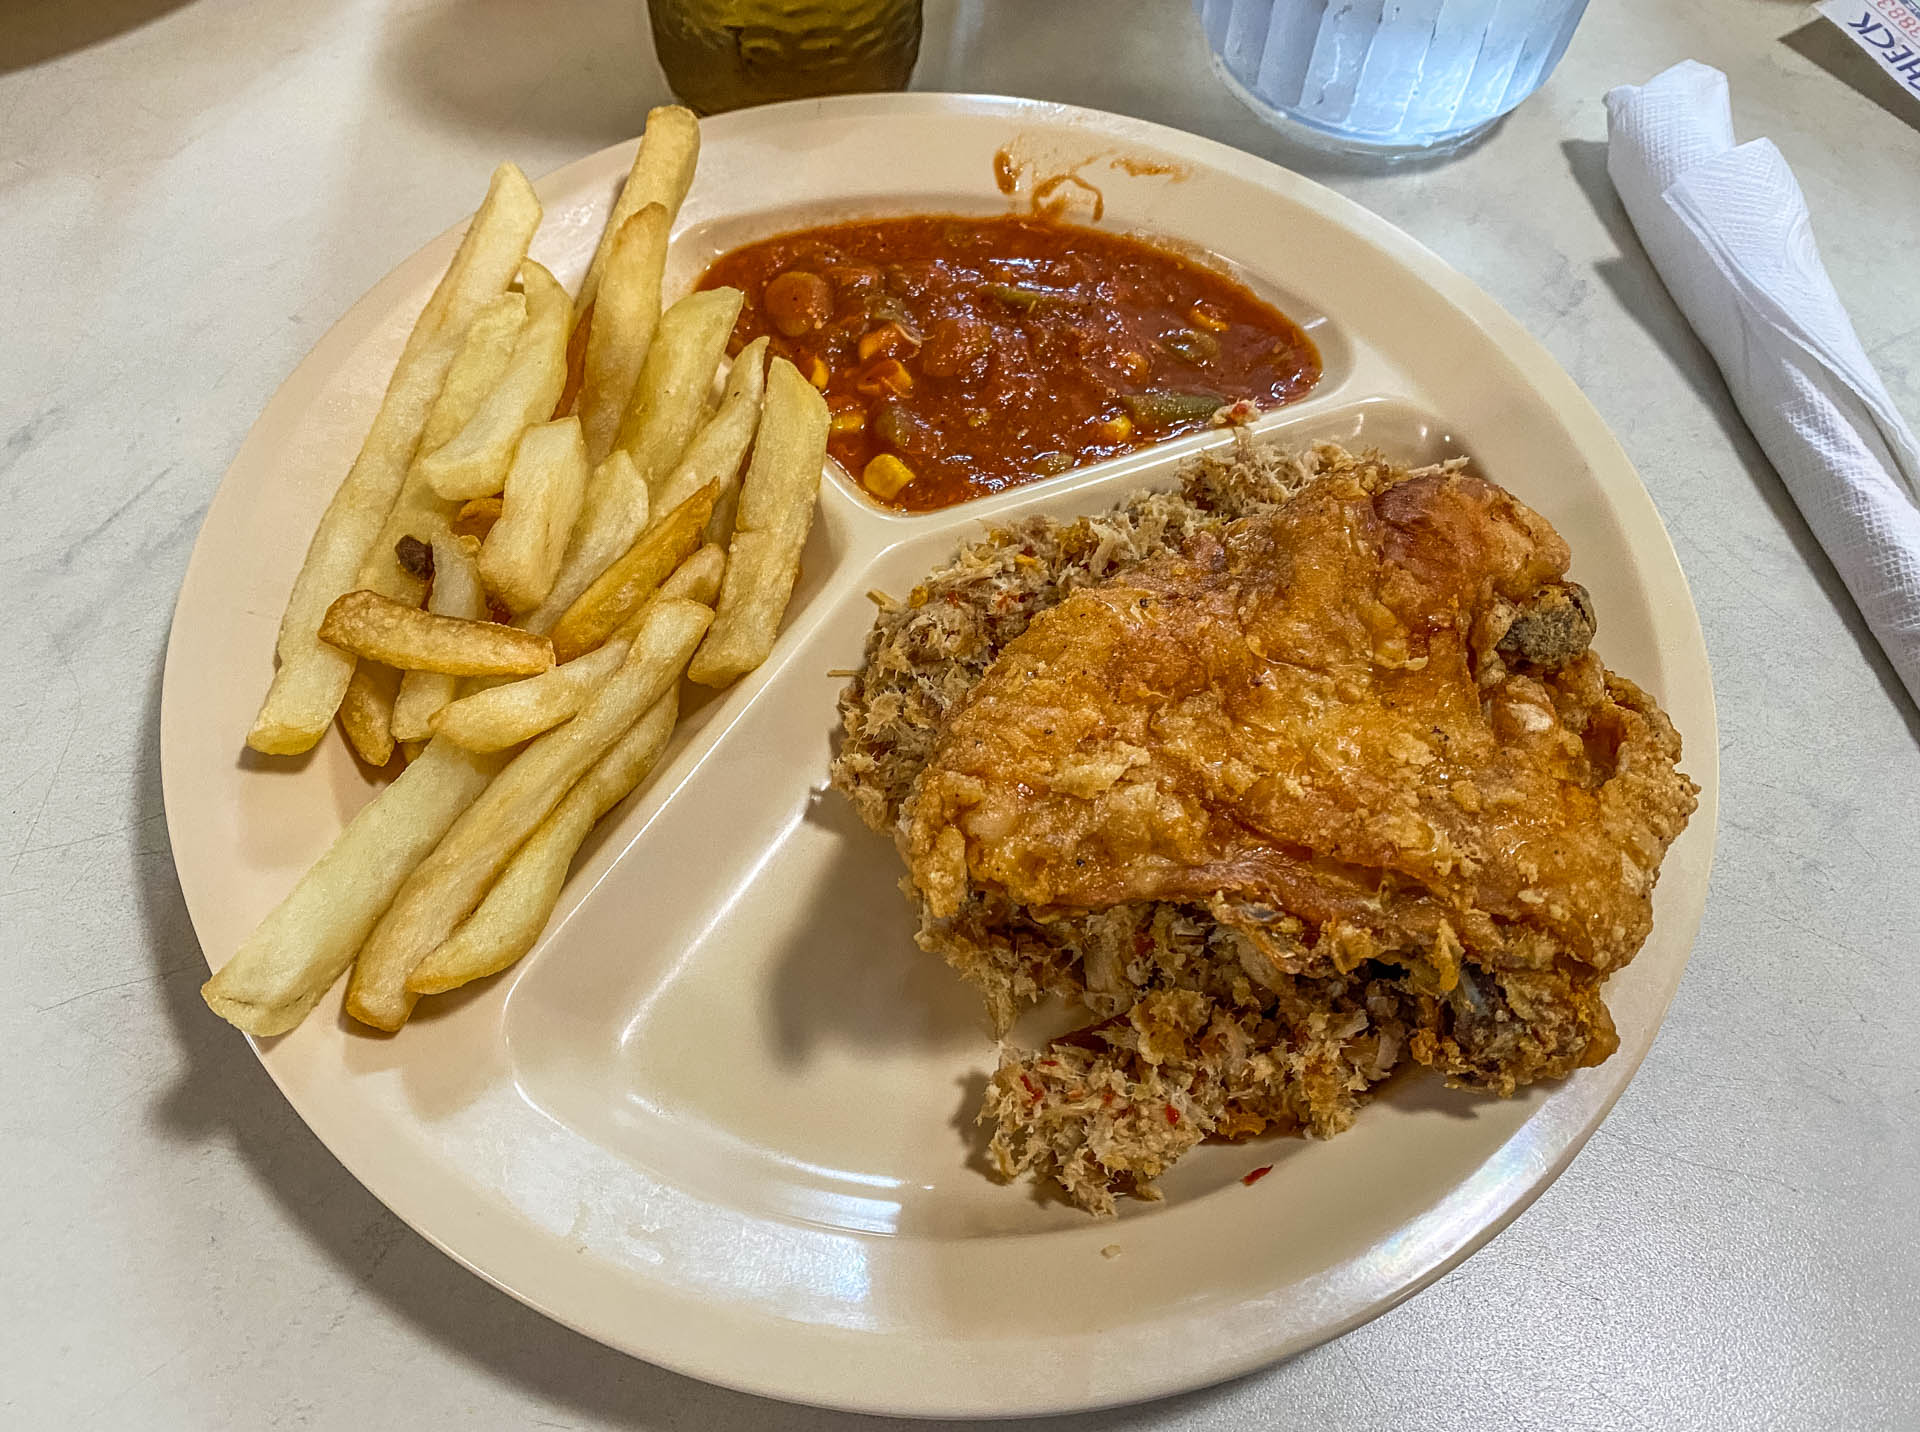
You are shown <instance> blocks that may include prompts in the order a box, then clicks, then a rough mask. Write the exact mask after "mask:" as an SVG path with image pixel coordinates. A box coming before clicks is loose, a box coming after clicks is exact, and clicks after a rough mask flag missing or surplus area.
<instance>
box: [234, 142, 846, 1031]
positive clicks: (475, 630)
mask: <svg viewBox="0 0 1920 1432" xmlns="http://www.w3.org/2000/svg"><path fill="white" fill-rule="evenodd" d="M699 142H700V141H699V128H698V125H697V123H696V121H695V119H694V117H693V115H692V114H691V113H690V112H689V111H687V110H684V109H678V108H667V109H657V110H655V111H653V113H652V114H650V115H649V116H648V117H647V128H646V132H645V134H644V136H643V137H642V140H641V143H640V149H639V153H638V154H637V155H636V157H635V159H634V162H633V169H632V172H631V173H630V174H629V175H628V176H627V182H626V186H625V188H624V189H623V190H622V191H621V195H620V198H619V201H618V202H617V204H616V205H615V207H614V211H613V214H612V216H611V217H610V218H609V220H608V221H607V226H606V230H605V232H604V233H603V234H602V236H601V239H600V243H599V247H598V249H597V250H596V252H595V253H594V256H593V261H592V264H591V266H590V267H589V268H588V270H587V274H586V278H585V279H584V281H583V282H582V285H581V289H580V292H579V294H578V295H569V294H568V292H567V291H566V289H565V287H564V286H562V285H561V284H560V283H559V282H558V280H556V279H555V278H554V277H553V275H552V274H550V273H549V272H548V271H547V270H546V269H544V268H542V267H541V266H540V265H539V264H537V263H535V262H534V261H533V260H531V259H529V258H528V257H527V249H528V246H529V244H530V243H531V242H532V240H533V237H534V234H535V232H536V231H537V230H538V228H539V226H540V220H541V209H540V203H539V200H538V199H537V198H536V197H535V196H534V192H533V189H532V186H531V185H529V184H528V183H527V180H526V178H525V176H524V175H522V174H521V173H520V171H519V170H518V169H516V168H515V167H514V166H513V165H511V164H503V165H501V166H500V168H499V169H498V170H497V171H496V172H495V174H494V176H493V183H492V185H491V187H490V188H489V190H488V193H487V197H486V201H485V202H484V203H483V204H482V205H481V206H480V209H479V211H478V212H477V213H476V214H475V215H474V218H473V222H472V223H471V224H470V225H469V226H468V229H467V232H466V236H465V238H464V239H463V240H462V242H461V244H460V247H459V250H458V251H457V252H456V253H455V255H454V257H453V262H452V263H451V265H450V266H449V267H448V269H447V273H446V276H445V277H444V278H442V279H441V281H440V284H439V287H438V288H436V289H435V290H434V292H433V295H432V297H431V298H429V299H428V301H427V305H426V307H425V309H424V310H423V311H422V312H421V314H420V317H419V319H418V321H417V322H416V323H415V325H414V328H413V331H412V334H411V335H410V336H409V338H408V339H407V343H406V347H405V349H404V350H403V351H402V353H401V355H400V360H399V363H398V365H397V366H396V367H395V369H394V372H393V377H392V379H391V380H390V381H389V382H388V384H387V389H386V394H385V396H384V398H383V399H382V401H381V404H380V409H379V412H378V414H377V415H376V416H375V418H374V420H373V425H372V427H371V429H370V430H369V432H368V434H367V439H366V444H365V446H364V447H362V449H361V451H360V455H359V457H358V459H357V460H356V461H355V462H354V464H353V466H352V468H351V469H350V470H349V471H348V473H347V475H346V478H345V479H344V480H343V481H342V483H341V485H340V488H339V491H338V492H336V493H335V495H334V498H333V501H332V502H331V504H330V505H329V506H328V508H327V511H326V515H325V516H324V517H322V518H321V520H320V526H319V528H318V530H317V531H316V532H315V533H314V537H313V542H312V545H311V546H310V547H309V549H308V551H307V557H306V562H305V564H304V565H303V566H302V567H301V569H300V574H299V576H298V577H297V578H296V579H295V581H294V584H293V593H292V596H291V597H290V598H289V600H288V603H287V611H286V616H285V618H284V619H283V620H282V622H281V626H280V636H279V641H278V645H277V648H276V654H277V657H278V664H277V666H276V669H275V672H274V677H273V684H272V686H271V688H270V689H269V690H268V692H267V696H266V700H265V702H264V703H263V705H262V706H261V708H260V714H259V717H258V718H257V719H256V720H255V722H254V726H253V730H252V732H251V733H250V734H249V735H248V738H247V743H248V744H249V745H250V746H252V747H253V748H254V749H255V750H257V751H262V752H266V753H268V754H273V755H292V754H297V753H299V752H302V751H306V750H308V749H310V748H311V747H312V746H313V745H314V744H315V743H316V742H318V741H319V740H320V739H321V737H322V736H323V735H325V733H326V729H327V727H328V725H329V724H331V723H332V722H334V721H335V720H336V719H337V720H338V722H339V724H340V727H341V729H342V731H343V732H344V733H345V735H346V737H347V739H348V741H349V742H350V743H351V744H352V746H353V748H354V750H355V751H356V752H358V753H359V755H360V757H361V758H362V759H363V760H364V761H366V762H367V763H368V764H370V765H373V766H377V767H384V766H386V765H388V763H389V762H390V761H392V759H393V758H394V754H395V750H396V747H398V748H399V751H400V753H401V755H402V757H403V759H404V760H405V763H406V764H405V769H404V770H402V771H401V772H400V774H399V775H398V777H397V778H396V779H394V780H393V781H392V783H391V784H389V785H387V786H386V787H385V788H384V789H382V790H381V791H380V792H379V793H378V794H377V795H376V796H375V798H374V799H373V800H372V801H370V802H369V803H368V804H367V805H366V806H365V807H364V808H363V809H362V810H361V811H360V812H359V814H357V815H356V816H355V817H354V818H353V820H352V821H351V822H350V823H349V824H348V825H347V827H346V829H345V830H343V831H342V832H341V833H340V836H339V838H338V839H337V840H336V841H335V842H334V844H333V846H332V848H330V849H329V850H328V851H327V853H326V854H325V855H323V856H322V857H321V858H320V860H319V861H318V862H317V863H316V864H315V865H314V866H313V868H312V869H311V870H309V871H308V872H307V873H306V875H305V876H303V877H302V878H301V880H300V882H299V883H298V884H297V885H295V886H294V888H293V890H292V892H291V893H290V894H289V895H288V896H287V897H286V899H285V900H283V901H282V902H281V903H280V905H279V906H278V907H277V908H276V909H275V910H274V911H273V912H272V913H271V914H269V915H268V916H267V918H266V919H265V920H263V921H262V922H261V923H260V925H259V927H258V928H257V929H256V930H254V932H253V933H252V934H251V935H250V936H248V938H247V939H246V941H245V942H244V943H243V944H242V945H241V946H240V948H239V950H238V951H237V952H236V953H235V954H234V956H233V958H232V959H231V960H229V961H228V962H227V963H226V964H225V965H223V966H222V967H221V969H220V970H219V972H218V973H217V974H215V975H214V977H213V978H212V979H210V980H208V981H207V983H206V985H205V986H204V987H203V988H202V990H201V993H202V995H204V996H205V998H206V1001H207V1003H208V1004H209V1005H210V1006H212V1008H213V1009H214V1010H215V1012H216V1013H218V1014H220V1015H221V1016H222V1017H223V1018H225V1019H227V1020H229V1021H231V1022H232V1023H234V1024H235V1025H238V1026H239V1027H240V1028H241V1029H244V1030H246V1031H247V1032H248V1033H250V1034H256V1035H272V1034H282V1033H285V1032H286V1031H287V1030H290V1029H292V1028H293V1027H294V1026H295V1025H297V1024H299V1022H300V1021H301V1020H302V1019H303V1018H304V1017H305V1016H306V1014H307V1013H308V1011H309V1010H311V1009H312V1008H313V1007H314V1005H315V1004H317V1003H318V1002H319V1000H320V998H321V996H322V995H324V994H325V993H326V992H327V990H328V989H330V988H331V987H332V986H333V984H334V982H335V981H336V980H337V979H338V978H339V977H340V975H341V974H342V973H343V972H344V971H346V970H347V969H348V968H350V967H351V969H352V971H353V973H352V978H351V979H350V981H349V982H348V986H347V995H346V1009H347V1012H348V1013H349V1014H351V1015H352V1016H353V1017H354V1018H355V1019H358V1020H360V1021H362V1022H364V1023H366V1024H369V1025H372V1026H374V1027H375V1028H378V1029H384V1030H395V1029H398V1028H399V1027H400V1026H401V1025H402V1024H404V1023H405V1022H406V1020H407V1017H408V1015H409V1014H410V1013H411V1012H412V1010H413V1006H414V1003H415V1001H416V1000H417V999H418V998H419V997H420V996H421V995H423V994H436V993H441V992H443V991H446V990H451V989H455V988H458V987H459V986H460V985H463V984H466V983H467V982H468V981H470V980H475V979H479V978H481V977H483V976H486V975H490V974H493V973H496V972H497V971H500V970H503V969H506V968H507V967H508V966H509V965H511V964H513V963H514V961H516V960H518V959H519V958H520V957H521V956H522V955H524V954H525V953H526V952H527V951H528V950H529V949H531V948H532V947H533V945H534V943H535V942H536V941H537V940H538V939H539V937H540V933H541V931H542V930H543V929H544V928H545V926H546V923H547V919H548V916H549V915H551V913H552V911H553V908H554V905H555V903H556V902H557V901H558V899H559V897H560V891H561V886H562V884H563V882H564V881H565V879H566V876H567V871H568V868H569V867H570V865H571V864H572V861H573V858H574V855H575V854H576V852H577V851H578V850H579V848H580V845H581V842H582V841H584V840H585V839H586V836H587V834H588V832H590V831H591V830H592V829H593V826H594V824H595V822H597V821H598V820H600V819H601V818H602V817H603V816H605V815H606V814H607V813H608V812H609V811H610V810H612V809H613V808H614V807H615V806H617V805H619V804H620V802H621V801H622V800H624V799H625V798H626V797H627V795H629V794H630V793H631V792H632V791H634V790H635V789H636V788H637V787H639V786H640V785H641V784H642V783H643V782H644V781H645V780H646V779H647V776H648V774H649V773H650V772H651V771H652V770H653V769H654V767H655V766H656V765H657V764H658V762H659V761H660V759H661V756H662V755H663V753H664V752H665V751H666V748H667V745H668V742H669V740H670V739H671V737H672V734H673V729H674V724H675V721H676V719H677V718H678V714H679V703H680V683H681V679H682V677H683V676H684V677H686V678H688V679H690V680H692V681H695V682H698V683H701V684H703V685H706V686H714V687H719V686H725V685H727V684H728V683H729V682H732V681H734V680H735V679H737V678H738V677H740V676H741V675H742V674H744V673H745V672H748V671H751V670H752V669H753V668H754V667H756V666H757V665H759V664H760V662H761V661H763V660H765V658H766V656H767V654H768V652H769V651H770V650H771V649H772V646H773V641H774V637H775V635H776V634H777V632H778V630H779V626H780V622H781V619H782V617H783V615H784V613H785V611H786V607H787V603H788V600H789V599H790V598H791V596H792V593H793V586H794V582H795V580H796V579H797V577H798V574H799V567H800V551H801V548H802V547H803V546H804V545H805V543H806V539H807V532H808V529H809V527H810V526H811V524H812V521H813V511H814V506H815V503H816V500H817V497H818V493H819V485H820V474H821V470H822V466H823V463H824V461H825V457H826V443H827V421H828V415H827V406H826V403H825V401H824V400H823V399H822V398H821V396H820V394H819V393H818V392H817V391H816V390H815V389H814V388H813V387H812V385H810V384H809V383H808V382H807V381H806V379H804V378H802V377H801V376H800V374H799V373H798V372H797V371H796V370H795V369H794V368H793V366H792V365H791V364H789V363H787V362H785V361H784V360H782V359H777V358H776V359H775V360H774V361H773V362H772V363H771V364H768V363H767V361H766V346H765V343H764V341H762V342H759V343H755V344H753V345H751V346H750V347H748V348H746V349H745V350H744V351H742V352H741V353H740V354H739V355H738V356H737V357H736V358H735V359H734V360H733V363H732V366H731V367H730V368H729V369H728V370H727V371H726V374H725V384H724V388H723V389H722V390H721V392H720V393H719V397H718V401H717V402H715V400H714V392H715V387H716V384H717V383H718V381H719V373H720V369H721V365H722V362H723V360H724V358H725V353H726V347H727V340H728V337H729V335H730V334H731V333H732V331H733V327H734V321H735V319H736V318H737V316H738V315H739V312H740V303H741V295H740V294H739V293H738V292H737V291H735V290H733V289H713V290H709V291H705V292H699V293H693V294H689V295H688V296H686V297H685V298H682V299H681V300H680V301H679V302H677V303H674V304H673V305H671V306H670V307H667V308H666V309H665V311H664V312H663V311H662V305H661V274H662V270H663V266H664V263H665V260H666V251H667V237H668V234H669V232H670V230H671V228H672V225H673V220H674V215H675V214H676V213H677V212H678V210H679V207H680V203H681V201H682V200H683V199H684V198H685V197H686V193H687V189H688V187H689V186H690V185H691V184H692V182H693V173H694V165H695V161H696V159H697V157H698V153H699Z"/></svg>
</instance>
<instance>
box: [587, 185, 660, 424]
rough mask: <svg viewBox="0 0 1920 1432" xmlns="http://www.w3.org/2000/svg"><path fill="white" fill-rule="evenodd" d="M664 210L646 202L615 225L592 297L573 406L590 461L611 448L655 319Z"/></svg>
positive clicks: (657, 322) (658, 295) (657, 310)
mask: <svg viewBox="0 0 1920 1432" xmlns="http://www.w3.org/2000/svg"><path fill="white" fill-rule="evenodd" d="M668 222H669V220H668V217H667V211H666V209H665V208H664V207H663V206H662V205H659V204H648V205H647V206H646V207H645V208H643V209H641V210H640V211H639V212H638V213H637V214H635V215H634V216H633V217H632V218H630V219H628V220H627V221H626V222H625V223H624V224H622V225H621V226H620V231H619V232H618V233H617V234H616V235H615V236H614V241H613V247H612V251H611V254H610V256H609V258H608V260H607V269H606V273H605V275H604V276H603V278H602V280H601V284H600V291H599V293H598V294H596V295H595V297H594V300H593V318H592V322H591V326H590V327H589V328H588V330H587V349H586V356H585V361H584V363H583V365H582V368H581V378H580V396H579V398H578V400H577V402H576V410H577V411H578V412H579V414H580V426H581V429H582V430H583V431H584V432H585V434H586V439H587V457H588V459H589V461H592V462H600V461H601V460H602V459H604V458H605V457H606V455H607V454H608V453H609V452H611V451H612V450H613V440H614V438H615V437H616V436H617V435H618V434H619V431H620V419H621V417H622V416H623V415H624V414H625V413H626V411H627V400H628V399H629V398H631V397H632V396H633V385H634V383H635V381H636V380H637V379H638V378H639V377H640V366H641V364H642V363H643V362H644V361H645V360H646V356H647V346H648V345H649V344H651V343H652V342H653V330H654V329H655V328H656V327H657V326H658V325H659V323H660V272H661V270H662V269H663V268H664V267H665V266H666V261H667V224H668Z"/></svg>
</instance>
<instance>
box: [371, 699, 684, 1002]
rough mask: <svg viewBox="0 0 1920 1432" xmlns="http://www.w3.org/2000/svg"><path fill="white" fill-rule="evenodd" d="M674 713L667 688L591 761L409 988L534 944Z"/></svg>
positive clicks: (458, 976) (440, 984) (484, 969)
mask: <svg viewBox="0 0 1920 1432" xmlns="http://www.w3.org/2000/svg"><path fill="white" fill-rule="evenodd" d="M537 679H538V678H536V680H537ZM679 714H680V700H679V693H678V692H677V691H675V690H673V689H672V688H669V689H668V691H667V694H666V695H665V696H662V697H661V698H660V699H659V700H658V701H656V702H654V704H653V705H652V706H651V707H649V708H648V710H647V714H646V715H644V716H642V717H641V718H640V719H639V720H638V721H636V722H634V723H633V725H632V726H631V727H630V728H629V729H628V731H627V733H626V735H624V736H622V737H621V738H620V739H619V740H618V741H616V742H615V743H614V744H613V748H612V749H611V750H609V751H608V752H607V753H606V754H605V755H604V756H602V757H601V758H600V759H599V760H598V761H595V762H594V763H593V765H592V767H590V768H589V769H588V771H587V773H586V774H585V775H584V776H582V777H581V778H580V779H579V780H578V781H577V782H575V783H574V786H573V789H572V790H570V791H568V792H567V794H566V798H565V799H563V800H562V801H561V802H560V804H559V805H557V806H555V807H554V808H553V813H552V814H551V815H549V816H548V817H547V818H546V819H545V820H543V821H542V822H541V823H540V825H539V828H538V829H536V830H535V831H534V833H533V834H532V835H531V836H529V837H527V843H526V844H525V845H523V846H521V847H520V848H519V849H518V850H517V851H515V852H514V854H513V858H512V859H510V860H509V861H508V862H507V868H506V869H505V870H503V871H502V872H501V873H500V878H499V880H498V881H496V882H495V883H494V886H493V888H492V889H491V890H489V891H488V892H487V894H486V898H484V899H483V900H481V902H480V904H479V906H478V908H476V909H475V910H474V912H473V913H472V914H471V915H469V916H467V918H466V919H465V921H463V922H462V923H461V925H460V927H459V928H458V929H456V930H455V931H454V932H453V934H452V935H451V936H449V937H448V938H447V939H446V940H445V941H444V942H443V943H442V944H441V945H440V946H439V947H438V948H437V949H435V950H434V951H433V953H432V954H430V955H428V956H427V957H426V958H425V959H424V960H422V961H421V962H420V963H419V964H418V965H416V966H415V967H414V970H413V973H412V974H410V975H408V976H407V989H408V990H409V991H410V992H411V993H413V994H417V995H418V994H440V993H443V992H445V991H447V990H450V989H458V988H459V987H460V986H461V985H463V984H466V983H468V982H469V981H471V980H477V979H481V978H483V977H485V976H487V975H491V974H498V973H499V972H500V971H501V970H504V969H506V968H507V967H508V966H509V965H512V964H513V963H514V962H515V961H517V960H518V959H519V958H520V957H521V956H522V955H524V954H526V952H527V951H528V950H531V949H532V948H533V947H534V944H535V942H536V941H538V940H539V938H540V932H541V931H542V930H544V929H545V928H546V925H547V919H548V917H549V916H551V915H552V914H553V907H554V906H555V905H556V904H558V903H559V900H560V891H561V888H562V887H563V886H564V885H565V884H566V880H567V870H568V868H569V867H570V866H571V865H572V864H573V858H574V856H575V855H577V854H578V853H579V850H580V844H581V842H582V841H584V840H585V839H586V838H587V835H588V833H589V832H590V831H592V829H593V827H594V826H595V825H596V824H597V823H598V822H599V821H600V819H601V817H603V816H604V815H606V813H607V812H608V811H610V810H612V809H613V808H614V807H615V806H617V805H619V804H620V802H621V801H623V800H625V799H626V798H627V796H628V795H629V794H631V793H632V791H633V790H634V788H635V787H637V786H638V785H639V784H640V783H641V782H642V781H644V780H645V779H646V778H647V777H648V775H650V774H651V773H652V771H653V768H654V766H655V765H656V764H658V762H659V760H660V757H661V755H662V754H663V753H664V752H665V751H666V749H667V742H668V740H669V739H671V737H672V736H673V723H674V720H675V719H676V718H677V717H678V716H679Z"/></svg>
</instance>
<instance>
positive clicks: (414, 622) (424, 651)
mask: <svg viewBox="0 0 1920 1432" xmlns="http://www.w3.org/2000/svg"><path fill="white" fill-rule="evenodd" d="M320 639H321V640H322V641H326V642H331V643H332V644H333V645H335V646H337V647H339V648H340V649H341V650H342V651H348V652H352V653H353V654H354V655H355V656H364V657H367V658H368V659H370V660H372V661H383V662H385V663H386V664H387V665H388V666H397V667H399V668H400V669H401V670H402V671H440V672H445V673H446V674H447V675H449V676H531V675H533V674H534V673H535V672H537V671H545V670H546V669H547V668H548V667H550V666H552V665H553V643H552V642H550V641H548V640H547V639H546V638H545V637H543V636H537V635H535V634H534V633H533V632H530V631H521V630H520V629H519V628H518V627H510V626H501V625H499V624H498V623H495V622H480V621H466V620H463V619H461V618H459V617H442V616H435V615H434V614H433V613H431V612H423V611H421V610H420V608H418V607H409V606H406V605H405V604H403V603H401V602H396V601H394V600H393V598H392V597H383V596H381V595H380V594H379V593H378V592H348V593H347V594H346V595H345V596H344V597H342V598H340V599H339V600H338V601H337V602H335V603H334V604H333V605H332V606H330V607H328V608H327V615H326V617H325V619H324V620H322V621H321V623H320Z"/></svg>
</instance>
